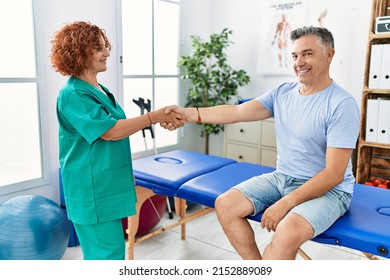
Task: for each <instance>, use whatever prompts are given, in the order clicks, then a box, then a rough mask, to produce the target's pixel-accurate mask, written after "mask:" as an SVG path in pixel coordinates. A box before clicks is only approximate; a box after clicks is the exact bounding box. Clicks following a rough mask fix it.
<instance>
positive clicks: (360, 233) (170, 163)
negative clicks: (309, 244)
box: [128, 150, 390, 259]
mask: <svg viewBox="0 0 390 280" xmlns="http://www.w3.org/2000/svg"><path fill="white" fill-rule="evenodd" d="M133 169H134V175H135V178H136V183H137V189H138V190H140V191H142V192H148V193H147V194H145V195H144V194H142V195H141V196H142V199H141V200H139V203H143V201H144V200H145V199H146V198H147V197H150V196H151V195H152V194H154V193H158V194H163V195H169V196H173V197H175V206H176V211H177V212H178V215H179V217H180V218H179V221H178V222H177V223H175V224H172V225H170V226H168V227H164V228H163V229H158V230H157V231H155V232H152V233H150V234H147V235H146V236H143V237H141V238H139V239H138V240H137V239H135V236H134V229H133V230H131V225H133V226H134V224H135V222H134V221H136V222H138V218H137V217H134V216H132V217H129V222H128V224H129V229H128V234H129V237H130V238H129V242H128V247H129V259H132V258H133V249H134V247H133V246H134V244H135V243H137V242H140V241H142V240H145V239H147V238H150V237H152V236H154V235H156V234H159V233H162V232H164V231H166V230H169V229H171V228H173V227H175V226H178V225H181V226H182V239H185V223H186V222H188V221H191V220H192V219H196V218H198V217H201V216H203V215H205V214H208V213H210V212H211V211H212V210H213V208H214V202H215V199H216V198H217V197H218V195H220V194H222V193H223V192H225V191H227V190H228V189H230V188H231V187H233V186H235V185H237V184H238V183H240V182H242V181H245V180H247V179H249V178H251V177H253V176H257V175H260V174H263V173H267V172H272V171H273V170H274V168H271V167H266V166H261V165H258V164H253V163H245V162H236V161H234V160H231V159H227V158H223V157H217V156H211V155H205V154H200V153H195V152H190V151H184V150H177V151H172V152H168V153H164V154H160V155H155V156H149V157H145V158H142V159H137V160H135V161H134V162H133ZM137 195H138V192H137ZM187 200H188V201H191V202H194V203H197V204H201V205H204V206H205V208H204V209H202V210H200V211H198V212H199V213H194V214H191V215H189V216H186V213H185V210H186V206H185V202H186V201H187ZM176 202H177V205H176ZM248 218H249V219H251V220H255V221H260V218H261V213H260V214H258V215H256V216H253V217H252V216H251V217H248ZM313 241H316V242H320V243H324V244H332V245H339V246H344V247H349V248H352V249H356V250H360V251H362V252H363V253H364V254H365V255H366V256H367V257H369V258H375V256H373V255H377V256H383V257H386V258H389V257H390V254H389V249H390V191H389V190H385V189H379V188H373V187H369V186H364V185H359V184H355V193H354V197H353V200H352V203H351V207H350V209H349V211H348V212H347V213H346V214H345V215H344V216H343V217H341V218H340V219H338V220H337V221H336V222H335V223H334V224H333V225H332V226H331V227H330V228H329V229H328V230H327V231H325V232H324V233H322V234H321V235H319V236H318V237H316V238H314V239H313ZM301 255H302V254H301ZM302 256H303V255H302ZM303 257H304V256H303ZM304 258H305V257H304ZM307 258H309V257H308V256H307Z"/></svg>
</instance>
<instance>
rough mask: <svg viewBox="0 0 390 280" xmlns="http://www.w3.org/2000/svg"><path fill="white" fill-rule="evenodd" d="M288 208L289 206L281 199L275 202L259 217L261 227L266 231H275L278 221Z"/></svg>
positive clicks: (289, 208)
mask: <svg viewBox="0 0 390 280" xmlns="http://www.w3.org/2000/svg"><path fill="white" fill-rule="evenodd" d="M290 210H291V207H290V206H289V205H288V204H287V203H285V201H284V200H283V199H281V200H279V201H277V202H275V203H274V204H273V205H271V206H270V207H268V208H267V209H266V210H265V211H264V213H263V216H262V217H261V228H265V229H267V230H268V232H270V231H275V230H276V227H277V226H278V224H279V222H280V221H281V220H282V219H283V218H284V217H285V216H286V215H287V213H288V211H290Z"/></svg>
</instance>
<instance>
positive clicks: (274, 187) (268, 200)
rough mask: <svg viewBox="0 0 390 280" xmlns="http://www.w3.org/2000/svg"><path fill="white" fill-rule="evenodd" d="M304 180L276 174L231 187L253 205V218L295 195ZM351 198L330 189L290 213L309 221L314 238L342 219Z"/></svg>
mask: <svg viewBox="0 0 390 280" xmlns="http://www.w3.org/2000/svg"><path fill="white" fill-rule="evenodd" d="M306 181H307V180H305V179H297V178H293V177H290V176H287V175H284V174H281V173H279V172H277V171H274V172H272V173H267V174H263V175H260V176H256V177H253V178H251V179H249V180H247V181H245V182H242V183H240V184H238V185H237V186H235V187H234V189H237V190H238V191H240V192H241V193H242V194H243V195H244V196H245V197H246V198H248V199H249V201H251V202H252V205H253V209H254V212H253V213H252V215H256V214H258V213H259V212H261V211H263V210H264V209H266V208H267V207H269V206H271V205H272V204H274V203H275V202H276V201H278V200H279V199H281V198H282V197H283V196H285V195H287V194H289V193H290V192H292V191H294V190H295V189H297V188H298V187H300V186H301V185H303V184H304V183H305V182H306ZM351 199H352V194H350V193H346V192H343V191H340V190H337V189H335V188H333V189H332V190H330V191H328V192H327V193H325V194H324V195H322V196H320V197H318V198H314V199H311V200H308V201H305V202H303V203H301V204H298V205H297V206H295V207H294V208H292V209H291V210H290V213H296V214H299V215H300V216H302V217H303V218H304V219H305V220H306V221H308V222H309V223H310V224H311V226H312V227H313V229H314V236H313V237H315V236H317V235H318V234H320V233H322V232H324V231H325V230H326V229H328V228H329V227H330V226H331V225H332V224H333V223H334V222H335V221H336V220H337V219H338V218H339V217H341V216H342V215H344V213H345V212H346V211H347V210H348V208H349V205H350V203H351Z"/></svg>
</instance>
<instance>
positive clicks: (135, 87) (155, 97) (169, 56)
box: [121, 0, 179, 153]
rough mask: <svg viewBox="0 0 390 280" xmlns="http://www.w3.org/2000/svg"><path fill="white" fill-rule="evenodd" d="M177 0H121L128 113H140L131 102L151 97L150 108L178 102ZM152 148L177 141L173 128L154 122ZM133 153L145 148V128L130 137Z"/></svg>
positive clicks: (148, 143)
mask: <svg viewBox="0 0 390 280" xmlns="http://www.w3.org/2000/svg"><path fill="white" fill-rule="evenodd" d="M178 2H179V1H164V0H122V4H121V5H122V40H123V44H122V48H123V92H124V94H123V104H124V110H125V112H126V115H127V116H128V117H135V116H138V115H140V114H141V110H140V107H139V106H138V105H137V104H135V103H134V102H133V99H134V100H139V98H143V99H144V100H145V102H147V100H148V99H149V100H150V101H151V106H152V108H151V109H152V110H154V109H159V108H161V107H163V106H166V105H170V104H176V103H178V83H179V69H178V67H177V61H178V57H179V3H178ZM154 129H155V131H154V132H155V140H156V142H155V143H156V148H163V147H168V146H173V145H177V143H178V133H177V131H167V130H164V129H163V128H161V127H160V126H159V125H155V126H154ZM130 138H131V149H132V152H133V153H137V152H142V151H145V150H149V149H151V148H152V147H153V139H152V137H151V134H150V133H149V131H147V130H146V131H145V138H144V137H143V134H142V132H138V133H136V134H134V135H132V136H131V137H130Z"/></svg>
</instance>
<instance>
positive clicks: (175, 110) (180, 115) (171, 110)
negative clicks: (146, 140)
mask: <svg viewBox="0 0 390 280" xmlns="http://www.w3.org/2000/svg"><path fill="white" fill-rule="evenodd" d="M164 113H165V114H166V116H174V117H175V118H176V122H175V121H174V120H173V121H171V120H169V118H167V119H166V120H165V121H162V122H160V126H161V127H163V128H165V129H168V130H175V129H176V128H178V127H182V126H183V125H184V124H185V123H186V122H188V116H187V115H186V114H185V113H186V111H185V109H184V108H183V107H180V106H178V105H170V106H167V107H165V110H164Z"/></svg>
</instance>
